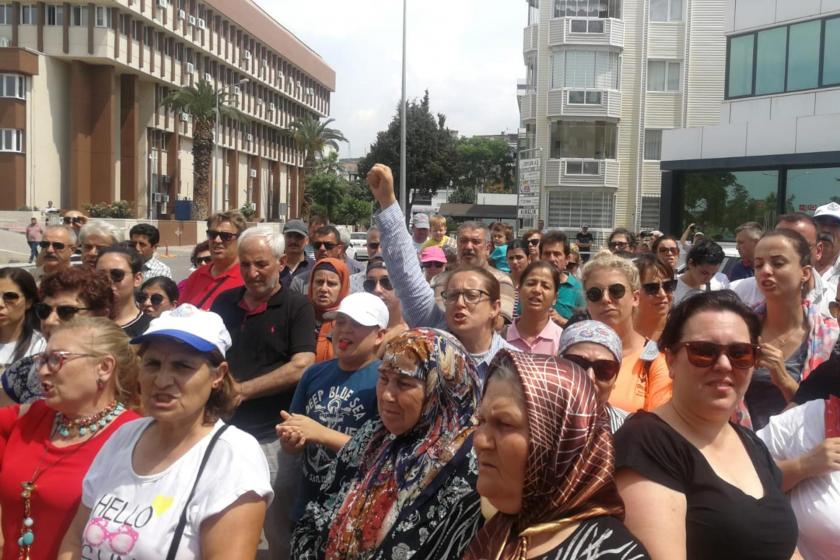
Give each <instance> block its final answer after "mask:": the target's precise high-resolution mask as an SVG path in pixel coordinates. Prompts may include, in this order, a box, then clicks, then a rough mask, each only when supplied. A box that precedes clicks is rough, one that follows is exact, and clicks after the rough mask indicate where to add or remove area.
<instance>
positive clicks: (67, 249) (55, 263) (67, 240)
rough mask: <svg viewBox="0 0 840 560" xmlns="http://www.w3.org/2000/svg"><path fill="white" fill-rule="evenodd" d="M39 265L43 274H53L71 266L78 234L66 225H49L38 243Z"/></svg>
mask: <svg viewBox="0 0 840 560" xmlns="http://www.w3.org/2000/svg"><path fill="white" fill-rule="evenodd" d="M38 246H39V247H40V248H41V251H40V252H39V253H38V260H37V265H38V267H39V268H40V269H41V271H42V274H43V275H47V274H52V273H54V272H57V271H58V270H61V269H62V268H66V267H68V266H70V257H72V256H73V251H74V250H75V248H76V234H75V233H74V232H73V230H71V229H70V228H66V227H64V226H49V227H47V229H46V231H44V236H43V238H42V239H41V241H40V242H39V243H38Z"/></svg>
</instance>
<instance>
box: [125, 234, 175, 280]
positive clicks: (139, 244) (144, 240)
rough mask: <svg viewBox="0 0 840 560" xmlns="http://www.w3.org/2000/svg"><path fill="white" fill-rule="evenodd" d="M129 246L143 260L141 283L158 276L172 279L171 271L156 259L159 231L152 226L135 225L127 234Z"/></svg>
mask: <svg viewBox="0 0 840 560" xmlns="http://www.w3.org/2000/svg"><path fill="white" fill-rule="evenodd" d="M128 236H129V239H131V244H132V245H133V246H134V248H135V249H136V250H137V252H138V253H140V256H141V257H142V258H143V281H146V280H148V279H150V278H156V277H158V276H166V277H167V278H172V270H171V269H170V268H169V267H168V266H167V265H166V264H164V263H162V262H161V261H160V259H159V258H157V255H156V254H155V251H157V247H158V243H160V231H159V230H158V228H156V227H155V226H153V225H152V224H137V225H135V226H134V227H132V228H131V230H130V231H129V232H128Z"/></svg>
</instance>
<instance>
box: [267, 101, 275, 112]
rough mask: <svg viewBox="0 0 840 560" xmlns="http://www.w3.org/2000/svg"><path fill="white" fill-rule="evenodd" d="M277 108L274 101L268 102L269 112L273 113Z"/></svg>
mask: <svg viewBox="0 0 840 560" xmlns="http://www.w3.org/2000/svg"><path fill="white" fill-rule="evenodd" d="M275 109H276V107H275V106H274V103H269V104H268V112H269V113H273V112H274V111H275Z"/></svg>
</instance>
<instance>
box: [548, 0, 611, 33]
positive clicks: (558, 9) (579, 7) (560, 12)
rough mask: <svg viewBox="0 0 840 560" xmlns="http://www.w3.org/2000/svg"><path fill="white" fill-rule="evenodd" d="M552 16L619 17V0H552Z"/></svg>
mask: <svg viewBox="0 0 840 560" xmlns="http://www.w3.org/2000/svg"><path fill="white" fill-rule="evenodd" d="M554 17H556V18H558V17H586V18H600V19H604V18H615V19H621V0H554ZM575 33H577V31H575ZM589 33H594V31H590V32H589Z"/></svg>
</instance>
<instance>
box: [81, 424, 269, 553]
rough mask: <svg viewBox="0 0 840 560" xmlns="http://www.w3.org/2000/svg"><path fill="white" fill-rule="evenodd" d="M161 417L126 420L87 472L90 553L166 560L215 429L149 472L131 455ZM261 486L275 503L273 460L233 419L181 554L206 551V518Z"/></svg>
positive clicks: (198, 494)
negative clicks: (270, 466) (270, 468)
mask: <svg viewBox="0 0 840 560" xmlns="http://www.w3.org/2000/svg"><path fill="white" fill-rule="evenodd" d="M153 421H154V420H153V419H152V418H141V419H139V420H134V421H133V422H129V423H127V424H125V425H124V426H122V427H120V428H119V429H118V430H117V431H116V432H115V433H114V435H113V436H111V438H110V439H109V440H108V441H107V442H106V443H105V445H104V446H103V447H102V449H101V450H100V451H99V454H98V455H97V456H96V459H95V460H94V461H93V464H92V465H91V467H90V470H89V471H88V473H87V476H85V480H84V485H83V490H82V503H83V504H84V505H85V507H88V508H90V510H91V514H90V517H89V518H88V522H87V524H86V525H85V530H84V533H83V534H82V555H81V556H82V558H122V559H125V560H129V559H132V560H161V559H163V558H166V554H167V552H168V551H169V546H170V544H171V543H172V537H173V536H174V533H175V528H176V526H177V525H178V520H179V518H180V516H181V512H182V511H183V509H184V506H185V505H186V500H187V497H188V495H189V493H190V490H191V489H192V487H193V484H194V483H195V479H196V475H197V474H198V468H199V465H200V464H201V460H202V458H203V457H204V453H205V451H206V449H207V446H208V445H209V443H210V439H211V437H212V433H215V432H216V430H218V429H219V428H221V427H222V426H223V425H224V423H223V422H222V421H221V420H219V421H218V422H216V425H215V426H214V427H213V431H212V432H211V433H209V434H207V435H206V436H205V437H204V438H202V439H201V440H200V441H199V442H198V443H196V444H195V445H194V446H193V447H192V449H190V450H189V451H188V452H187V453H185V454H184V455H183V456H182V457H181V458H180V459H178V460H177V461H176V462H175V463H173V464H172V465H171V466H170V467H169V468H167V469H166V470H164V471H163V472H160V473H157V474H153V475H148V476H141V475H138V474H137V473H135V472H134V468H133V466H132V461H131V457H132V455H133V452H134V447H135V445H136V444H137V441H138V440H139V438H140V435H141V434H142V433H143V431H144V430H145V429H146V428H147V427H148V426H149V424H151V423H152V422H153ZM249 492H253V493H255V494H257V495H258V496H261V497H262V498H264V499H265V500H266V501H268V502H269V503H270V502H271V499H272V497H273V495H274V493H273V491H272V489H271V483H270V477H269V471H268V464H267V463H266V460H265V455H263V452H262V450H261V449H260V446H259V444H258V443H257V440H255V439H254V438H253V437H252V436H251V435H249V434H247V433H245V432H243V431H241V430H239V429H237V428H235V427H233V426H231V427H229V428H228V429H227V430H226V431H225V432H224V433H223V434H222V435H221V437H220V438H219V440H218V441H217V442H216V446H215V447H214V448H213V453H212V455H211V456H210V459H209V460H208V461H207V465H206V467H205V468H204V472H203V473H202V475H201V480H200V481H199V483H198V487H197V488H196V491H195V495H194V496H193V499H192V501H191V503H190V506H189V509H188V511H187V524H186V528H185V529H184V534H183V536H182V537H181V543H180V546H179V547H178V554H177V556H176V558H177V559H178V560H187V559H193V558H201V557H202V554H201V543H200V534H199V531H200V527H201V523H202V522H203V521H204V520H205V519H207V518H209V517H211V516H213V515H215V514H217V513H219V512H221V511H223V510H224V509H225V508H227V507H228V506H230V505H231V504H232V503H234V502H235V501H236V500H238V499H239V498H240V497H241V496H243V495H244V494H247V493H249Z"/></svg>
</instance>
